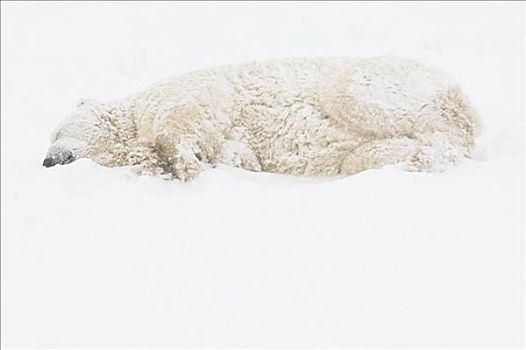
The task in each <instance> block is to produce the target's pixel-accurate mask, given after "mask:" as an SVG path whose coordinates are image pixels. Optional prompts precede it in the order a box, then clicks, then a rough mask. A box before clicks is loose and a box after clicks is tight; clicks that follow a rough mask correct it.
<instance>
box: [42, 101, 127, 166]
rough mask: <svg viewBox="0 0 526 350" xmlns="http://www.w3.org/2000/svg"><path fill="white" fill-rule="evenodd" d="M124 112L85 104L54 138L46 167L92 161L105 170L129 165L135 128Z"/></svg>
mask: <svg viewBox="0 0 526 350" xmlns="http://www.w3.org/2000/svg"><path fill="white" fill-rule="evenodd" d="M124 114H125V113H123V110H122V109H119V108H115V106H110V105H106V104H103V103H98V102H96V101H93V100H81V101H79V103H78V104H77V107H76V108H75V110H74V111H73V112H71V113H70V114H69V115H68V116H67V117H66V118H65V119H64V120H63V121H62V122H61V123H60V125H59V126H58V127H57V128H56V129H55V130H54V131H53V133H52V134H51V146H49V149H48V152H47V154H46V157H45V159H44V163H43V166H45V167H52V166H54V165H57V164H68V163H71V162H73V161H75V160H77V159H80V158H89V159H92V160H93V161H95V162H96V163H98V164H101V165H105V166H120V165H126V162H127V147H128V145H127V142H128V140H129V139H130V137H131V135H130V133H133V130H132V129H133V126H132V125H131V123H130V118H129V117H127V116H126V115H124Z"/></svg>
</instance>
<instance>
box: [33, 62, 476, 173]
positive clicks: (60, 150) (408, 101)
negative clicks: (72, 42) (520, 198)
mask: <svg viewBox="0 0 526 350" xmlns="http://www.w3.org/2000/svg"><path fill="white" fill-rule="evenodd" d="M478 125H479V122H478V118H477V116H476V113H475V112H474V110H473V109H472V108H471V106H470V104H469V102H468V101H467V99H466V98H465V97H464V96H463V94H462V92H461V90H460V88H459V87H458V86H457V85H456V84H455V83H454V82H453V81H452V80H451V79H450V78H448V77H447V76H446V75H445V74H443V73H441V72H439V71H437V70H435V69H432V68H429V67H426V66H424V65H421V64H419V63H418V62H415V61H413V60H409V59H404V58H394V57H377V58H317V59H306V58H297V59H284V60H273V61H263V62H250V63H244V64H238V65H226V66H218V67H212V68H209V69H205V70H200V71H194V72H190V73H186V74H183V75H180V76H178V77H176V78H172V79H167V80H164V81H161V82H158V83H156V84H154V85H152V86H150V87H148V88H146V89H145V90H144V91H142V92H140V93H138V94H134V95H132V96H128V97H126V98H123V99H119V100H115V101H110V102H104V103H103V102H97V101H94V100H81V101H80V102H79V104H78V105H77V107H76V109H75V110H74V111H73V112H72V113H71V114H70V115H69V116H68V117H67V118H66V119H65V120H64V121H63V122H62V123H61V124H60V125H59V126H58V127H57V128H56V129H55V131H54V132H53V133H52V136H51V146H50V148H49V151H48V153H47V155H46V157H45V160H44V164H43V165H44V166H46V167H50V166H53V165H56V164H67V163H71V162H73V161H74V160H76V159H79V158H90V159H92V160H93V161H95V162H96V163H99V164H101V165H104V166H110V167H114V166H131V167H132V168H133V169H135V170H136V171H137V172H138V173H140V174H151V175H160V176H164V177H168V178H177V179H180V180H183V181H188V180H191V179H193V178H195V177H196V176H197V175H198V174H199V172H200V171H201V170H202V169H203V168H204V167H205V166H206V165H211V166H214V165H216V164H218V163H223V164H228V165H231V166H234V167H239V168H243V169H247V170H251V171H264V172H272V173H280V174H290V175H303V176H315V177H322V176H327V177H328V176H338V175H351V174H355V173H358V172H360V171H363V170H366V169H372V168H379V167H382V166H384V165H388V164H400V165H401V166H402V167H403V168H405V169H407V170H412V171H442V170H444V169H445V168H446V167H447V166H448V165H450V164H455V163H458V162H459V161H461V160H462V159H463V158H465V157H470V156H471V154H472V151H473V148H474V142H475V136H476V133H477V130H478Z"/></svg>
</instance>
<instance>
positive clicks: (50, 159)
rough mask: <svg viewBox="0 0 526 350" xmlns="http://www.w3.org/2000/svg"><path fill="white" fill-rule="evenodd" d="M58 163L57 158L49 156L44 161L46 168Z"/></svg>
mask: <svg viewBox="0 0 526 350" xmlns="http://www.w3.org/2000/svg"><path fill="white" fill-rule="evenodd" d="M57 163H58V162H57V159H56V158H53V157H48V158H46V159H44V163H43V164H42V165H43V166H45V167H46V168H49V167H52V166H53V165H56V164H57Z"/></svg>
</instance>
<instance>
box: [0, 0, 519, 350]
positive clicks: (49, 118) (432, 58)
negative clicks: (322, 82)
mask: <svg viewBox="0 0 526 350" xmlns="http://www.w3.org/2000/svg"><path fill="white" fill-rule="evenodd" d="M1 10H2V18H1V19H2V24H1V26H2V28H1V29H2V32H1V35H2V37H1V42H2V50H1V65H2V72H1V73H2V75H1V84H2V85H1V94H2V95H1V126H2V128H1V146H2V148H1V156H2V163H1V165H2V169H1V175H2V178H1V181H2V197H1V201H2V202H1V204H2V207H1V208H2V213H1V214H2V222H1V229H2V237H1V239H2V241H1V243H2V249H1V253H2V257H1V259H2V260H1V262H2V267H1V272H2V286H1V288H2V289H1V292H2V293H1V299H2V300H1V301H2V305H1V306H2V319H1V321H2V322H1V323H2V324H1V331H2V346H3V347H61V346H68V347H81V346H83V347H99V346H104V347H114V346H121V347H122V346H125V347H146V346H147V347H175V346H186V347H197V346H213V347H225V346H227V347H246V346H252V347H256V346H257V347H274V346H281V347H289V346H295V347H297V346H303V347H511V346H515V347H518V346H521V345H523V344H524V334H523V331H524V319H523V311H524V295H523V293H524V236H523V231H524V179H523V176H524V161H523V159H524V153H523V152H524V151H523V139H524V135H523V133H524V81H523V78H524V59H525V57H524V3H504V4H503V3H476V4H469V3H460V4H455V3H431V4H421V3H398V4H392V3H223V4H217V3H87V2H78V3H4V2H3V3H2V4H1ZM380 54H389V55H400V56H407V57H412V58H416V59H419V60H421V61H423V62H427V63H430V64H433V65H436V66H438V67H440V68H442V69H444V70H445V71H447V72H449V73H451V75H453V76H454V77H455V78H456V79H457V80H458V81H459V82H460V84H461V85H462V86H463V87H464V90H465V92H466V93H467V95H468V96H469V97H470V99H471V101H472V103H473V105H474V106H475V107H476V108H477V110H478V111H479V113H480V114H481V118H482V120H483V122H484V124H485V126H486V128H485V130H484V132H483V134H482V136H481V140H480V147H479V150H478V151H477V157H476V159H475V160H470V161H466V162H465V163H464V164H462V165H460V166H459V167H456V168H451V169H449V170H448V171H446V172H444V173H435V174H418V173H406V172H402V171H400V170H398V169H397V168H396V167H393V166H391V167H387V168H384V169H380V170H371V171H367V172H364V173H361V174H358V175H356V176H353V177H349V178H343V179H334V180H330V181H319V180H317V181H313V180H306V179H298V178H291V177H285V176H278V175H272V174H263V173H250V172H245V171H241V170H238V169H231V168H228V167H224V166H221V167H218V168H216V169H210V170H208V171H205V172H204V173H203V174H202V175H201V176H200V177H199V178H198V179H197V180H196V181H194V182H192V183H188V184H182V183H179V182H168V181H163V180H160V179H156V178H150V177H137V176H135V175H133V174H132V173H131V171H130V170H129V169H108V168H103V167H100V166H97V165H95V164H94V163H92V162H91V161H88V160H80V161H77V162H75V163H73V164H70V165H67V166H61V167H54V168H51V169H45V168H43V167H42V166H41V163H42V159H43V156H44V154H45V152H46V149H47V146H48V138H49V134H50V132H51V131H52V129H53V128H54V126H55V125H56V124H57V123H58V122H59V121H60V120H61V119H62V118H63V116H65V115H66V114H67V112H68V111H69V110H70V109H71V108H73V106H74V104H75V102H76V101H77V100H78V99H79V98H80V97H93V98H97V99H101V100H105V99H111V98H116V97H120V96H125V95H127V94H129V93H132V92H135V91H139V90H140V89H142V88H144V87H145V86H146V85H148V84H150V83H152V82H154V81H156V80H158V79H160V78H164V77H167V76H172V75H175V74H177V73H180V72H184V71H187V70H190V69H195V68H203V67H206V66H209V65H215V64H222V63H232V62H240V61H245V60H249V59H253V58H258V59H263V58H276V57H292V56H374V55H380Z"/></svg>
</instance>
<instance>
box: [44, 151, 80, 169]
mask: <svg viewBox="0 0 526 350" xmlns="http://www.w3.org/2000/svg"><path fill="white" fill-rule="evenodd" d="M74 160H75V158H74V157H73V153H71V151H64V152H61V153H60V154H56V155H48V156H47V157H46V159H44V163H42V165H43V166H45V167H46V168H50V167H52V166H55V165H57V164H68V163H71V162H73V161H74Z"/></svg>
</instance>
